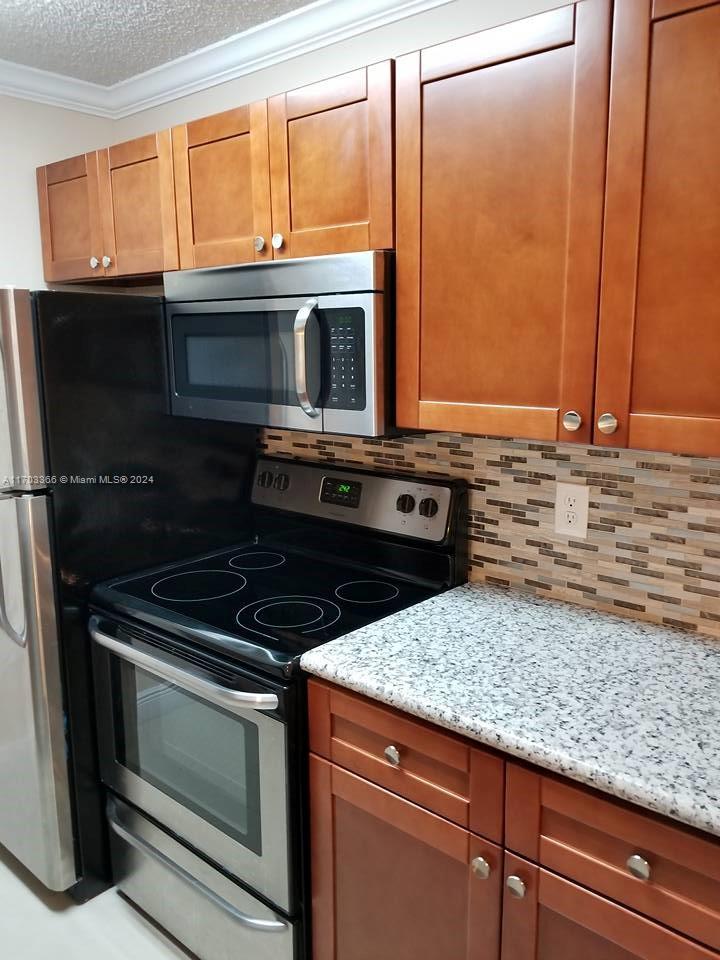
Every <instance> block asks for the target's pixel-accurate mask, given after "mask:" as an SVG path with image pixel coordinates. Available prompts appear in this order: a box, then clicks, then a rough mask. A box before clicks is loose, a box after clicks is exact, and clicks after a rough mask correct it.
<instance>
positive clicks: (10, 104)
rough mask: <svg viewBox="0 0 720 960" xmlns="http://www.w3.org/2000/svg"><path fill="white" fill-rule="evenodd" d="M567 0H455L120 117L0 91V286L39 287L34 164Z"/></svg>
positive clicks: (118, 139)
mask: <svg viewBox="0 0 720 960" xmlns="http://www.w3.org/2000/svg"><path fill="white" fill-rule="evenodd" d="M358 2H359V3H361V2H362V0H358ZM570 2H572V0H452V2H451V3H448V4H446V5H444V6H442V7H438V8H436V9H434V10H429V11H427V12H425V13H420V14H417V15H416V16H414V17H408V18H406V19H405V20H399V21H398V22H397V23H393V24H390V25H388V26H385V27H380V28H378V29H377V30H372V31H370V32H368V33H366V34H363V35H362V36H358V37H354V38H352V39H350V40H344V41H342V42H340V43H336V44H333V45H332V46H329V47H326V48H324V49H322V50H318V51H316V52H315V53H311V54H305V55H304V56H301V57H296V58H294V59H292V60H288V61H286V62H285V63H282V64H278V65H277V66H274V67H269V68H267V69H265V70H259V71H257V72H256V73H253V74H249V75H248V76H246V77H241V78H239V79H237V80H231V81H229V82H228V83H224V84H219V85H218V86H215V87H211V88H210V89H208V90H204V91H202V92H200V93H195V94H192V95H191V96H188V97H182V98H180V99H178V100H174V101H172V102H171V103H167V104H164V105H163V106H160V107H155V108H153V109H151V110H145V111H143V112H142V113H138V114H135V115H134V116H131V117H126V118H125V119H123V120H117V121H112V120H103V119H100V118H99V117H92V116H89V115H87V114H82V113H78V112H75V111H71V110H63V109H60V108H57V107H48V106H43V105H41V104H37V103H32V102H30V101H26V100H16V99H14V98H11V97H4V96H0V130H2V140H1V141H0V284H7V283H9V284H13V285H15V286H22V287H31V288H37V287H41V286H43V276H42V251H41V248H40V231H39V221H38V207H37V194H36V188H35V168H36V167H37V166H40V165H41V164H45V163H51V162H52V161H54V160H62V159H64V158H65V157H68V156H74V155H75V154H78V153H83V152H85V151H87V150H95V149H98V148H99V147H103V146H108V145H110V144H112V143H120V142H122V141H123V140H129V139H131V138H132V137H135V136H140V135H142V134H145V133H151V132H153V131H155V130H162V129H163V128H165V127H169V126H172V125H173V124H176V123H183V122H185V121H187V120H193V119H195V118H197V117H202V116H207V115H208V114H211V113H217V112H219V111H221V110H228V109H230V108H231V107H235V106H238V105H240V104H244V103H250V102H252V101H253V100H257V99H262V98H263V97H268V96H272V95H273V94H275V93H280V92H282V91H283V90H289V89H292V88H293V87H298V86H302V85H303V84H306V83H312V82H314V81H316V80H321V79H324V78H326V77H332V76H334V75H336V74H338V73H343V72H344V71H346V70H352V69H354V68H356V67H360V66H364V65H366V64H368V63H375V62H377V61H379V60H384V59H387V58H389V57H396V56H399V55H400V54H403V53H408V52H409V51H412V50H418V49H420V48H421V47H427V46H431V45H432V44H435V43H441V42H443V41H444V40H450V39H454V38H455V37H460V36H464V35H465V34H468V33H472V32H473V31H475V30H482V29H484V28H486V27H489V26H494V25H496V24H499V23H506V22H509V21H511V20H517V19H520V18H521V17H526V16H530V15H531V14H533V13H538V12H540V11H541V10H549V9H551V8H553V7H558V6H564V5H565V4H567V3H570Z"/></svg>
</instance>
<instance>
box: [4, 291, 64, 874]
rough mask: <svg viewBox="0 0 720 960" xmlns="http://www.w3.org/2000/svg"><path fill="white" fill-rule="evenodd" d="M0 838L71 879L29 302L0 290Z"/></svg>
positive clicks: (30, 863) (27, 860) (36, 869)
mask: <svg viewBox="0 0 720 960" xmlns="http://www.w3.org/2000/svg"><path fill="white" fill-rule="evenodd" d="M0 358H1V359H2V363H0V843H2V844H3V845H4V846H5V847H7V848H8V849H9V850H10V851H11V852H12V853H13V854H14V855H15V856H16V857H17V858H18V859H19V860H21V861H22V862H23V863H24V864H25V865H26V866H27V867H28V868H29V869H30V870H31V871H32V872H33V873H34V874H35V875H36V876H37V877H39V878H40V880H42V882H43V883H44V884H45V885H46V886H48V887H50V888H51V889H53V890H65V889H67V888H68V887H70V886H72V885H73V884H74V883H75V881H76V879H77V874H76V869H75V856H74V848H73V821H72V809H71V801H70V781H69V771H68V763H67V756H66V745H65V734H64V710H63V689H62V680H61V666H60V654H59V645H58V621H57V615H56V606H55V591H54V587H53V571H52V552H51V548H50V529H49V526H50V520H49V497H48V491H47V474H46V469H45V456H44V451H43V439H42V427H41V411H40V392H39V386H38V376H37V368H36V361H35V337H34V335H33V321H32V312H31V305H30V299H29V297H28V296H27V295H23V293H22V292H20V291H15V290H7V289H4V290H0Z"/></svg>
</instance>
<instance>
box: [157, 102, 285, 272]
mask: <svg viewBox="0 0 720 960" xmlns="http://www.w3.org/2000/svg"><path fill="white" fill-rule="evenodd" d="M172 139H173V156H174V163H175V191H176V202H177V216H178V234H179V240H180V266H181V268H182V269H187V268H189V267H213V266H220V265H223V264H231V263H248V262H251V261H253V260H267V259H272V247H271V246H270V237H271V233H272V227H271V222H270V174H269V166H268V164H269V161H268V134H267V105H266V102H265V101H264V100H263V101H261V102H259V103H253V104H250V105H249V106H244V107H238V108H236V109H234V110H228V111H226V112H225V113H220V114H217V115H215V116H212V117H205V118H204V119H202V120H195V121H193V122H192V123H187V124H184V125H182V126H179V127H175V128H174V129H173V131H172ZM256 239H257V246H256ZM261 241H262V244H261ZM257 247H260V249H259V250H258V249H257Z"/></svg>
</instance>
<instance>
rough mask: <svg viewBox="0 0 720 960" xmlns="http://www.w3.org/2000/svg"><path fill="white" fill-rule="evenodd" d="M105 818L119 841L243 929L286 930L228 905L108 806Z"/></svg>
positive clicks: (279, 921) (273, 921)
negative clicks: (171, 876)
mask: <svg viewBox="0 0 720 960" xmlns="http://www.w3.org/2000/svg"><path fill="white" fill-rule="evenodd" d="M107 817H108V823H109V824H110V829H111V830H112V831H113V833H115V834H117V836H118V837H120V839H121V840H124V841H125V843H127V844H129V845H130V846H131V847H134V848H135V849H136V850H138V851H139V852H140V853H143V854H145V855H146V856H148V857H151V858H152V859H153V860H157V862H158V863H160V864H162V866H163V867H166V868H167V869H168V870H169V871H170V872H171V873H174V874H175V876H176V877H178V878H179V879H180V880H182V881H183V882H184V883H186V884H187V885H188V886H189V887H192V889H193V890H195V892H196V893H198V894H199V895H200V896H202V897H204V898H205V899H206V900H210V901H211V902H212V903H214V904H215V906H216V907H219V908H220V909H221V910H223V911H224V912H225V913H228V914H230V916H231V917H232V918H233V919H234V920H237V922H238V923H240V924H242V926H243V927H249V928H250V929H251V930H259V931H260V932H262V933H283V932H284V931H285V930H286V929H287V924H286V923H283V922H282V921H281V920H261V919H260V918H259V917H249V916H248V915H247V914H246V913H242V912H241V911H240V910H238V908H237V907H235V906H233V904H232V903H228V901H227V900H225V899H223V897H220V896H218V895H217V893H215V891H214V890H211V889H210V887H206V886H205V884H204V883H201V882H200V881H199V880H196V879H195V877H193V875H192V874H190V873H188V872H187V870H185V869H183V867H181V866H180V865H179V864H177V863H175V862H174V861H173V860H171V859H170V858H169V857H166V856H165V854H164V853H161V852H160V850H156V849H155V847H153V846H152V844H150V843H148V842H147V840H143V839H142V837H138V836H137V835H136V834H134V833H131V831H130V830H128V828H127V827H126V826H124V824H122V823H120V821H119V820H118V818H117V814H116V813H115V811H114V810H113V809H112V808H111V807H110V806H109V807H108V811H107Z"/></svg>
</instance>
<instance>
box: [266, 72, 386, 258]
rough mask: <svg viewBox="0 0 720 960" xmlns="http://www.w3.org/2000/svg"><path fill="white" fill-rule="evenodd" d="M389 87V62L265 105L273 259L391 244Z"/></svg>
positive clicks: (328, 81) (345, 75)
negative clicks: (274, 248)
mask: <svg viewBox="0 0 720 960" xmlns="http://www.w3.org/2000/svg"><path fill="white" fill-rule="evenodd" d="M392 86H393V65H392V63H391V62H389V61H387V62H384V63H378V64H375V65H374V66H371V67H367V68H363V69H361V70H355V71H353V72H352V73H347V74H344V75H343V76H341V77H335V78H333V79H332V80H324V81H322V82H320V83H315V84H313V85H312V86H308V87H303V88H302V89H300V90H295V91H292V92H290V93H283V94H280V95H279V96H276V97H273V98H272V99H271V100H269V101H268V117H269V130H270V176H271V183H272V215H273V217H272V218H273V231H274V233H275V234H276V235H277V234H279V235H280V236H281V237H282V245H281V246H279V247H278V248H277V249H276V250H275V253H274V255H275V256H276V257H308V256H314V255H316V254H328V253H347V252H349V251H353V250H371V249H383V248H388V247H392V246H393V182H392V181H393V126H392V113H393V111H392V96H393V90H392ZM276 242H278V241H276Z"/></svg>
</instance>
